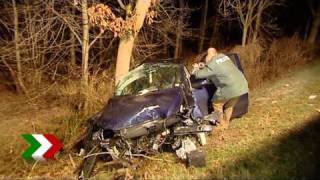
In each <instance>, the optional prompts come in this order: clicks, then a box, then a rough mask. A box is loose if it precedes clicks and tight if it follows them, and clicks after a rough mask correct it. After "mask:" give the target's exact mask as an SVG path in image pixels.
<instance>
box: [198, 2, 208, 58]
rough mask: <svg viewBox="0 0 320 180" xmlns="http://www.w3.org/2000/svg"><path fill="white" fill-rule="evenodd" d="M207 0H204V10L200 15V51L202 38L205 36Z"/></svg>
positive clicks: (199, 50) (200, 49) (202, 42)
mask: <svg viewBox="0 0 320 180" xmlns="http://www.w3.org/2000/svg"><path fill="white" fill-rule="evenodd" d="M208 3H209V2H208V0H205V5H204V12H203V16H202V23H201V27H200V42H199V49H198V52H199V53H200V52H201V51H202V50H203V44H204V39H205V36H206V28H207V14H208Z"/></svg>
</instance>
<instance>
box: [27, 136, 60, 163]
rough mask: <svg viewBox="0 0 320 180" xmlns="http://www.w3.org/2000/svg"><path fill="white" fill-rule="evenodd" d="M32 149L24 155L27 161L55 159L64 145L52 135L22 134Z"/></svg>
mask: <svg viewBox="0 0 320 180" xmlns="http://www.w3.org/2000/svg"><path fill="white" fill-rule="evenodd" d="M22 137H23V138H24V139H25V140H27V141H28V143H29V144H30V147H29V148H28V149H27V150H25V151H24V152H23V153H22V157H23V158H24V159H26V160H31V159H34V160H45V159H54V154H55V153H56V152H57V151H59V150H60V148H61V147H62V146H63V144H62V143H61V142H60V141H59V140H58V139H57V138H56V137H55V136H54V135H52V134H22Z"/></svg>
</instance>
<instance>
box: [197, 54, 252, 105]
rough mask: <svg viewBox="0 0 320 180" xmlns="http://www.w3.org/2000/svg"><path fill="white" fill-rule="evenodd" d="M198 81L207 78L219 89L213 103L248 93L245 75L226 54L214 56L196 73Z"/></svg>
mask: <svg viewBox="0 0 320 180" xmlns="http://www.w3.org/2000/svg"><path fill="white" fill-rule="evenodd" d="M194 75H195V77H196V78H197V79H204V78H207V79H208V80H209V81H210V82H211V83H213V84H214V85H215V86H216V87H217V91H216V93H215V94H214V96H213V99H212V101H225V100H229V99H231V98H234V97H238V96H241V95H243V94H245V93H248V91H249V88H248V82H247V80H246V78H245V77H244V75H243V73H242V72H241V71H240V70H239V69H238V68H237V67H236V65H235V64H234V63H233V62H232V61H231V60H230V58H229V57H228V56H226V55H224V54H218V55H216V56H214V57H213V58H212V59H211V60H210V61H209V62H208V63H207V64H206V66H205V67H204V68H202V69H200V70H198V71H196V72H195V73H194Z"/></svg>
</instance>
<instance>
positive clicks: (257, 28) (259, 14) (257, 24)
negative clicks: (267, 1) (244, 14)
mask: <svg viewBox="0 0 320 180" xmlns="http://www.w3.org/2000/svg"><path fill="white" fill-rule="evenodd" d="M263 1H264V0H261V1H260V3H259V6H258V9H257V17H256V22H255V26H254V29H253V37H252V42H256V41H257V39H258V35H259V33H260V26H261V18H262V12H263V3H264V2H263Z"/></svg>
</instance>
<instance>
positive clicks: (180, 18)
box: [174, 0, 184, 59]
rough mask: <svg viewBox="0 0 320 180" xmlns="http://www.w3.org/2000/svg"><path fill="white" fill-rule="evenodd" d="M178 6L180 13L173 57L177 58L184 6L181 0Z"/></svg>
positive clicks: (179, 49) (179, 50) (179, 48)
mask: <svg viewBox="0 0 320 180" xmlns="http://www.w3.org/2000/svg"><path fill="white" fill-rule="evenodd" d="M179 7H180V14H179V19H178V28H177V32H176V33H177V34H176V43H175V49H174V59H178V58H179V57H180V53H181V51H182V47H181V46H182V43H181V42H182V41H181V34H182V23H183V13H182V9H183V8H184V3H183V0H179Z"/></svg>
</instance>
